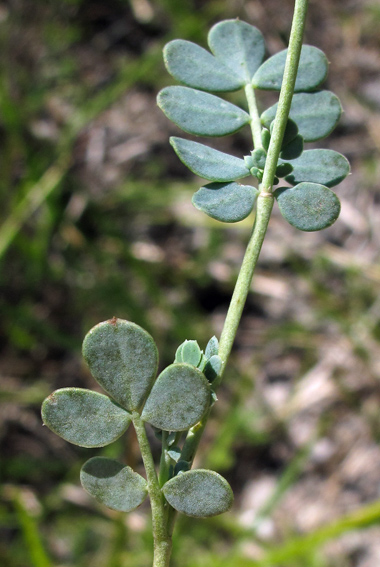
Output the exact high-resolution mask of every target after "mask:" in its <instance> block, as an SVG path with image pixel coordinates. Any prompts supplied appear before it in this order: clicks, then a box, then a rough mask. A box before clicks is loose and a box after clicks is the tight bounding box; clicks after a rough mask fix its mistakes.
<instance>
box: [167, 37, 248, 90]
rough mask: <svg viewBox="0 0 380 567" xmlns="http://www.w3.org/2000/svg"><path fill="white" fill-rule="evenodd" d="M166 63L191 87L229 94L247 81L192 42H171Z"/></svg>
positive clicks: (173, 73) (170, 71) (168, 67)
mask: <svg viewBox="0 0 380 567" xmlns="http://www.w3.org/2000/svg"><path fill="white" fill-rule="evenodd" d="M164 61H165V65H166V68H167V70H168V71H169V73H170V74H171V75H172V76H173V77H174V78H175V79H177V80H178V81H180V82H181V83H184V84H185V85H187V86H188V87H194V88H196V89H201V90H202V91H215V92H227V91H236V90H238V89H240V88H241V87H242V86H244V80H243V79H242V78H241V77H239V76H238V75H236V74H235V73H234V72H233V70H232V69H230V68H229V67H227V66H226V65H225V64H224V63H223V62H222V61H221V60H220V59H217V58H216V57H214V56H213V55H211V53H209V52H208V51H206V49H203V47H200V46H199V45H196V44H195V43H192V42H191V41H185V40H182V39H175V40H173V41H170V42H169V43H168V44H167V45H165V47H164Z"/></svg>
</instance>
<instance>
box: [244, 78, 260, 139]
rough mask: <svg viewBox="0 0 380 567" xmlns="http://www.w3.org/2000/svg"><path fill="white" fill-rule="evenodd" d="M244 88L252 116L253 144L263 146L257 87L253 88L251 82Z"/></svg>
mask: <svg viewBox="0 0 380 567" xmlns="http://www.w3.org/2000/svg"><path fill="white" fill-rule="evenodd" d="M244 90H245V96H246V97H247V102H248V109H249V114H250V116H251V131H252V139H253V146H254V148H255V149H257V148H262V147H263V144H262V141H261V123H260V115H259V111H258V108H257V104H256V96H255V89H254V88H253V86H252V85H251V83H249V84H248V85H246V86H245V88H244Z"/></svg>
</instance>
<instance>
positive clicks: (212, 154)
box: [170, 137, 249, 181]
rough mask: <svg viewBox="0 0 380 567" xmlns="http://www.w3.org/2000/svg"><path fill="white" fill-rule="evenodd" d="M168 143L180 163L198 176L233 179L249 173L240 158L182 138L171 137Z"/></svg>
mask: <svg viewBox="0 0 380 567" xmlns="http://www.w3.org/2000/svg"><path fill="white" fill-rule="evenodd" d="M170 143H171V145H172V146H173V148H174V151H175V152H176V154H177V156H178V157H179V159H180V160H181V161H182V163H184V164H185V165H187V167H188V168H189V169H190V170H191V171H192V172H193V173H195V174H196V175H199V176H200V177H204V178H205V179H209V180H210V181H234V180H235V179H240V178H241V177H246V176H247V175H249V169H248V168H247V167H246V165H245V163H244V160H242V159H239V158H237V157H234V156H230V155H229V154H225V153H224V152H219V151H218V150H214V149H213V148H209V147H208V146H205V145H204V144H199V143H198V142H192V141H190V140H185V139H184V138H176V137H172V138H170Z"/></svg>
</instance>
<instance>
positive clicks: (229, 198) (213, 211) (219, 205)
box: [192, 183, 258, 222]
mask: <svg viewBox="0 0 380 567" xmlns="http://www.w3.org/2000/svg"><path fill="white" fill-rule="evenodd" d="M257 194H258V191H257V189H256V188H255V187H251V186H250V185H240V184H239V183H209V184H208V185H205V186H204V187H201V188H200V189H199V190H198V191H197V192H196V193H195V194H194V196H193V199H192V202H193V205H194V206H195V207H196V208H197V209H199V210H200V211H203V212H204V213H206V215H208V216H209V217H211V218H213V219H216V220H219V221H221V222H238V221H241V220H243V219H245V218H246V217H247V216H248V215H249V214H250V212H251V211H252V209H253V205H254V203H255V199H256V196H257Z"/></svg>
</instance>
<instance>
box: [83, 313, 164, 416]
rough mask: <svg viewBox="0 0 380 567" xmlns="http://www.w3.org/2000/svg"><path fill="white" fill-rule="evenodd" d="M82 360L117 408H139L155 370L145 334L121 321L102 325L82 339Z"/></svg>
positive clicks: (152, 349) (151, 344) (152, 345)
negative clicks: (114, 401)
mask: <svg viewBox="0 0 380 567" xmlns="http://www.w3.org/2000/svg"><path fill="white" fill-rule="evenodd" d="M83 356H84V359H85V360H86V362H87V364H88V366H89V368H90V371H91V373H92V375H93V376H94V378H95V380H96V381H97V382H98V383H99V384H100V385H101V386H102V388H104V389H105V391H106V392H108V393H109V394H110V395H111V396H112V397H113V398H114V399H115V400H116V401H117V402H118V403H119V404H121V405H122V406H123V407H125V408H126V409H128V410H130V411H132V410H137V409H139V408H140V407H141V405H142V403H143V401H144V399H145V398H146V396H147V394H148V392H149V390H150V389H151V387H152V384H153V382H154V379H155V376H156V372H157V366H158V352H157V347H156V345H155V343H154V341H153V339H152V337H151V336H150V335H149V333H147V332H146V331H144V329H142V328H141V327H139V326H138V325H135V323H131V322H130V321H124V320H123V319H116V318H114V319H111V320H110V321H104V322H103V323H99V324H98V325H96V326H95V327H94V328H93V329H91V331H90V332H89V333H88V334H87V335H86V337H85V339H84V341H83Z"/></svg>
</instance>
